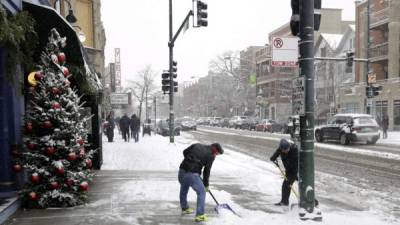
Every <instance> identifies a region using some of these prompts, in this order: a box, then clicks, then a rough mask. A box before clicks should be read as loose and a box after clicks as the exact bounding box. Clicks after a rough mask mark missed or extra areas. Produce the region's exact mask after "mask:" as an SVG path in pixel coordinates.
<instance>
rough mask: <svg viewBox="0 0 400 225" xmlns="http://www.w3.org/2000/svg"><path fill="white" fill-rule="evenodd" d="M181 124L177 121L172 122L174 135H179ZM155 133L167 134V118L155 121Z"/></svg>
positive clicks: (168, 132)
mask: <svg viewBox="0 0 400 225" xmlns="http://www.w3.org/2000/svg"><path fill="white" fill-rule="evenodd" d="M181 129H182V128H181V126H180V125H179V124H177V123H174V133H173V134H174V136H179V135H180V134H181ZM157 133H158V134H161V135H162V136H169V135H170V131H169V120H168V119H166V120H160V121H158V123H157Z"/></svg>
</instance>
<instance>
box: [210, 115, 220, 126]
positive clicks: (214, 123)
mask: <svg viewBox="0 0 400 225" xmlns="http://www.w3.org/2000/svg"><path fill="white" fill-rule="evenodd" d="M221 119H222V118H221V117H211V119H210V126H213V127H216V126H219V123H220V121H221Z"/></svg>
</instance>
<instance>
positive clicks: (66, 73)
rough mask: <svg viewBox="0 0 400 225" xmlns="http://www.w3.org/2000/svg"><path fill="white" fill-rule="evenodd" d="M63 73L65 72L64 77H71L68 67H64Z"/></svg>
mask: <svg viewBox="0 0 400 225" xmlns="http://www.w3.org/2000/svg"><path fill="white" fill-rule="evenodd" d="M62 72H63V74H64V77H67V76H68V75H69V70H68V68H67V67H64V66H63V67H62Z"/></svg>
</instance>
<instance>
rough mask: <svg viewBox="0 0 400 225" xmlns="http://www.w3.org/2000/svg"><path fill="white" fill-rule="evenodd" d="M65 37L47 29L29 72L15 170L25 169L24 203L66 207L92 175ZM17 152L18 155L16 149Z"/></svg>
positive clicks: (82, 197)
mask: <svg viewBox="0 0 400 225" xmlns="http://www.w3.org/2000/svg"><path fill="white" fill-rule="evenodd" d="M65 45H66V38H62V37H60V35H59V33H58V32H57V31H56V30H55V29H53V30H51V33H50V37H49V41H48V43H47V46H46V48H45V51H44V52H42V55H41V63H40V64H39V65H37V71H34V72H32V73H30V74H29V76H28V82H29V84H30V85H31V86H30V88H29V97H28V103H27V108H26V115H25V127H24V129H25V132H24V133H25V134H24V139H23V140H24V144H23V149H24V150H23V152H22V154H21V156H20V157H17V160H16V162H15V164H14V170H15V171H17V172H18V171H21V170H22V169H25V170H26V174H27V176H28V180H29V181H28V182H27V184H26V185H25V187H24V188H23V189H22V191H21V197H22V199H23V201H24V203H25V206H26V207H38V208H47V207H67V206H75V205H79V204H82V203H85V202H86V200H87V190H88V182H89V181H90V179H91V177H92V175H93V174H92V173H91V167H92V161H91V158H92V155H93V153H94V151H93V150H90V151H88V150H87V149H86V148H87V147H88V146H87V142H86V138H87V130H86V128H85V123H86V121H87V120H89V119H90V116H88V115H82V114H81V112H82V105H83V104H84V103H82V102H80V97H79V96H78V95H77V92H76V91H74V90H73V89H72V88H71V87H70V84H71V83H70V81H69V79H70V78H71V77H72V75H71V74H70V73H69V70H68V68H67V67H66V56H65V54H64V53H63V52H62V49H63V48H64V47H65ZM16 155H18V154H17V153H16Z"/></svg>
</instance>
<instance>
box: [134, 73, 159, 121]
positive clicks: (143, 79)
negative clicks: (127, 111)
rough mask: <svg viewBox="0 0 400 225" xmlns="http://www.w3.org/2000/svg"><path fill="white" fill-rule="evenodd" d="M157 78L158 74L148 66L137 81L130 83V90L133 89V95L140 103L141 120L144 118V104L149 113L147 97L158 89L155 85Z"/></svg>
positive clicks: (138, 76)
mask: <svg viewBox="0 0 400 225" xmlns="http://www.w3.org/2000/svg"><path fill="white" fill-rule="evenodd" d="M155 76H156V73H155V72H154V71H153V69H152V68H151V65H147V66H146V67H145V68H144V69H143V70H141V71H139V72H138V73H137V75H136V80H134V81H133V80H130V81H128V88H131V89H132V95H133V96H134V97H135V98H136V99H137V101H138V102H139V115H138V117H139V119H141V116H142V107H143V103H145V105H146V112H147V97H148V96H149V95H151V93H152V92H154V90H155V89H156V85H155V83H154V78H155ZM146 114H147V113H146ZM146 116H147V115H146ZM146 119H147V118H146Z"/></svg>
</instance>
